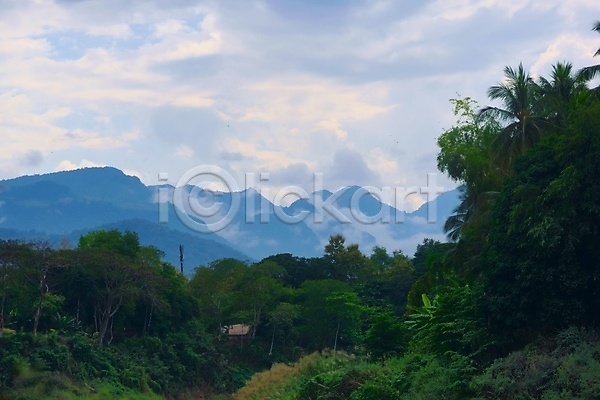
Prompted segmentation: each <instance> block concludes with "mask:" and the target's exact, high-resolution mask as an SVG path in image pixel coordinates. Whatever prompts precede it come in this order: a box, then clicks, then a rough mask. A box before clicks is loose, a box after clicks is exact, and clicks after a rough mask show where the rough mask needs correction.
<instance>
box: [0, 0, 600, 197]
mask: <svg viewBox="0 0 600 400" xmlns="http://www.w3.org/2000/svg"><path fill="white" fill-rule="evenodd" d="M599 13H600V7H599V6H598V2H597V1H594V0H574V1H569V2H564V1H559V0H550V1H548V0H526V1H517V0H503V1H500V0H437V1H427V2H393V1H388V0H376V1H367V2H325V3H324V2H321V3H319V2H317V3H314V2H310V3H307V2H295V3H294V4H292V3H290V2H263V1H260V2H248V1H245V0H232V2H227V4H225V3H222V2H205V1H200V2H198V1H191V0H190V1H188V0H179V1H177V2H147V1H139V0H136V1H131V2H122V1H117V0H106V1H99V0H88V1H82V2H71V1H35V2H33V1H20V2H3V4H2V15H0V38H2V39H0V109H1V110H2V113H0V126H1V129H2V146H0V175H1V176H2V177H11V176H15V175H18V174H22V173H40V172H45V171H48V170H53V169H54V168H58V167H60V168H62V169H65V168H73V167H77V166H85V165H95V163H93V162H91V161H87V160H102V161H103V163H106V164H110V165H114V166H116V167H119V168H122V169H125V170H130V171H137V172H136V175H137V176H140V177H155V176H156V173H157V172H159V171H160V172H163V171H165V172H169V173H170V176H171V177H173V178H174V179H175V178H176V177H177V174H183V172H185V171H186V170H188V169H190V168H191V167H193V166H194V162H195V161H196V160H201V162H202V163H203V164H216V165H221V166H222V167H224V168H227V169H230V170H231V173H232V174H236V177H239V178H240V179H243V173H244V172H265V171H267V172H270V173H272V174H273V177H274V181H273V182H266V183H265V185H267V184H270V185H272V187H279V186H281V185H283V184H284V182H283V181H284V180H285V179H296V180H297V181H298V182H303V183H304V184H305V183H307V182H308V181H309V180H310V179H308V180H307V179H304V180H303V179H301V178H300V175H302V174H304V175H310V174H311V173H313V172H323V173H324V174H325V177H326V179H325V184H326V186H327V187H328V188H330V187H329V186H328V185H331V186H336V185H339V184H353V183H359V182H352V181H351V180H352V177H356V178H357V179H358V177H361V178H362V179H363V180H365V181H368V180H370V179H372V180H373V181H374V182H365V183H370V184H372V185H378V184H381V185H384V186H406V187H408V186H422V185H424V184H425V182H423V180H424V179H425V177H426V173H427V172H435V154H436V151H437V150H436V147H435V137H437V136H439V135H440V133H441V132H442V130H443V129H444V128H447V127H449V126H450V125H451V124H452V122H453V116H452V115H451V112H450V105H449V103H448V99H449V98H451V97H456V93H457V92H459V93H461V94H462V95H465V96H472V97H474V98H476V99H478V100H480V102H481V104H482V105H485V104H486V100H485V92H486V89H487V88H488V87H489V86H490V85H493V84H495V83H496V82H497V81H498V80H500V79H502V70H503V67H504V65H513V66H515V65H516V64H517V63H518V62H520V61H522V62H523V64H524V65H526V66H528V67H531V70H532V71H533V72H536V73H541V74H546V73H547V72H548V71H549V66H550V64H552V63H553V62H556V61H562V60H563V59H566V60H567V61H572V62H573V64H574V66H575V68H580V67H583V66H585V65H589V64H591V62H596V63H597V62H598V60H597V59H594V58H593V57H592V54H593V53H594V51H596V49H597V48H598V47H600V43H599V42H600V37H599V36H598V35H597V33H595V32H591V31H590V28H591V24H592V23H593V21H594V19H597V17H594V15H598V14H599ZM34 151H38V152H39V154H41V155H42V156H43V157H42V158H40V157H37V158H36V157H34V158H30V161H31V160H33V161H36V160H37V161H39V164H38V163H37V161H36V162H34V163H29V165H28V166H25V165H23V161H24V160H25V158H27V157H25V158H23V157H24V155H28V154H29V155H32V154H34V153H32V152H34ZM350 153H351V154H350ZM35 154H38V153H35ZM344 154H346V155H348V154H350V155H351V156H352V157H346V159H345V161H344V157H341V156H344ZM336 157H337V160H336ZM340 158H341V159H342V160H341V161H340ZM40 160H41V161H40ZM71 160H81V161H79V162H77V161H71ZM351 160H354V161H355V162H350V161H351ZM25 164H27V163H25ZM344 168H345V169H344ZM277 171H280V175H281V177H282V178H281V179H279V178H277V179H275V177H276V176H277V175H276V173H277ZM342 172H343V173H342ZM328 176H329V177H332V178H331V179H330V180H328V179H327V177H328ZM334 176H336V178H333V177H334ZM309 178H310V177H309ZM338 178H339V179H338ZM175 180H176V179H175ZM151 183H155V182H151ZM309 189H310V188H309ZM333 189H335V187H333ZM411 202H412V203H411V206H416V204H417V203H418V201H417V200H414V201H413V200H411Z"/></svg>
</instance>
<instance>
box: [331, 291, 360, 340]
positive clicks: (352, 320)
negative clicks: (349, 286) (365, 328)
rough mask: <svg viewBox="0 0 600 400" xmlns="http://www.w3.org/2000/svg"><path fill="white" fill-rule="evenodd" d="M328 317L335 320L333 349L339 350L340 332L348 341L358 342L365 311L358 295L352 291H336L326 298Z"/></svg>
mask: <svg viewBox="0 0 600 400" xmlns="http://www.w3.org/2000/svg"><path fill="white" fill-rule="evenodd" d="M325 309H326V310H327V314H328V315H327V317H328V319H331V320H333V321H334V322H335V324H336V325H335V339H334V342H333V351H337V347H338V338H339V337H340V334H342V335H345V338H346V341H347V342H350V343H352V342H356V340H357V338H358V335H359V329H360V316H361V313H362V311H363V308H362V306H361V301H360V298H359V297H358V295H357V294H356V293H354V292H352V291H344V292H334V293H332V294H331V295H330V296H328V297H326V298H325Z"/></svg>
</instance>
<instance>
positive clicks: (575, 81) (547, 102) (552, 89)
mask: <svg viewBox="0 0 600 400" xmlns="http://www.w3.org/2000/svg"><path fill="white" fill-rule="evenodd" d="M598 51H600V50H598ZM550 78H551V79H550V80H547V79H546V78H543V77H541V78H540V79H539V86H538V87H539V91H540V96H541V99H542V101H543V106H544V109H545V111H546V113H547V115H548V118H552V119H553V121H554V122H555V124H557V125H560V124H561V122H562V121H563V120H564V118H566V116H567V113H568V111H569V109H570V108H571V107H572V105H573V102H574V101H575V100H576V99H577V98H578V96H579V94H580V93H582V92H584V91H586V90H587V82H588V80H589V79H588V76H587V75H586V74H585V73H583V72H582V71H577V72H573V65H572V64H571V63H569V62H565V63H560V62H559V63H556V64H555V65H553V66H552V72H551V74H550Z"/></svg>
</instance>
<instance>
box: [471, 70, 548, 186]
mask: <svg viewBox="0 0 600 400" xmlns="http://www.w3.org/2000/svg"><path fill="white" fill-rule="evenodd" d="M504 75H505V78H506V80H505V82H502V83H499V84H498V85H495V86H491V87H490V88H489V89H488V97H489V98H490V99H491V100H499V101H500V102H502V105H503V107H504V108H498V107H492V106H489V107H485V108H483V109H482V110H481V111H480V112H479V115H480V116H488V115H491V116H492V117H494V118H496V119H498V120H499V121H502V122H507V123H508V125H506V126H505V127H504V128H503V129H502V130H501V131H500V132H499V133H498V136H497V137H496V139H495V140H494V141H493V142H492V150H493V156H494V161H496V163H497V164H498V165H499V166H500V169H501V170H502V171H503V172H504V173H505V174H509V173H510V171H511V169H512V165H513V163H514V161H515V159H516V158H517V157H518V156H520V155H522V154H524V153H525V152H526V151H527V150H528V149H530V148H531V147H533V145H534V144H535V143H537V142H539V141H540V139H541V138H542V137H543V136H544V133H545V131H546V130H547V129H548V120H547V119H546V118H545V115H544V113H543V104H542V103H541V102H540V96H539V89H538V86H537V84H536V83H535V82H534V80H533V78H532V77H531V76H530V75H529V73H528V72H526V71H525V69H524V68H523V64H519V66H518V67H517V69H516V70H515V69H513V68H511V67H509V66H507V67H505V68H504Z"/></svg>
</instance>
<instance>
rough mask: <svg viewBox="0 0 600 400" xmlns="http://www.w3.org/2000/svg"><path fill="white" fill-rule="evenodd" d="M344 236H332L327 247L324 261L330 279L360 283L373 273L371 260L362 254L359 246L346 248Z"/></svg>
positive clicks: (354, 245) (352, 245)
mask: <svg viewBox="0 0 600 400" xmlns="http://www.w3.org/2000/svg"><path fill="white" fill-rule="evenodd" d="M345 242H346V239H345V238H344V237H343V236H342V235H332V236H331V237H330V238H329V243H328V244H327V245H325V255H324V256H323V259H324V261H325V265H326V266H327V270H328V277H329V278H331V279H337V280H339V281H342V282H349V283H350V282H358V281H359V280H361V279H365V278H366V277H367V276H369V275H370V274H371V272H372V270H371V264H370V263H369V259H368V258H367V257H365V255H364V254H362V253H361V251H360V250H359V247H358V245H357V244H350V245H348V246H347V247H346V246H345Z"/></svg>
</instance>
